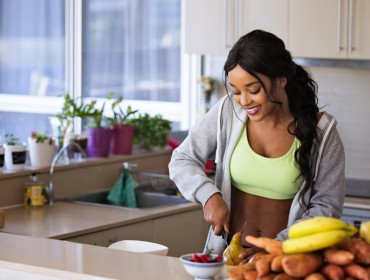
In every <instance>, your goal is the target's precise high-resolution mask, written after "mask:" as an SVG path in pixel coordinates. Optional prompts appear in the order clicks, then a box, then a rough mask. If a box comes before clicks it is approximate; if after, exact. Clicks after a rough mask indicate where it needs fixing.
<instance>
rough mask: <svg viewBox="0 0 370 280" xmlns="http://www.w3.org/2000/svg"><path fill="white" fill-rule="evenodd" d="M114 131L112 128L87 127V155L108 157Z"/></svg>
mask: <svg viewBox="0 0 370 280" xmlns="http://www.w3.org/2000/svg"><path fill="white" fill-rule="evenodd" d="M112 134H113V131H112V129H111V128H87V129H86V136H87V155H88V156H89V157H108V156H109V153H110V145H111V140H112Z"/></svg>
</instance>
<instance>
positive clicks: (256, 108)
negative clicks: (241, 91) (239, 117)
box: [245, 105, 262, 116]
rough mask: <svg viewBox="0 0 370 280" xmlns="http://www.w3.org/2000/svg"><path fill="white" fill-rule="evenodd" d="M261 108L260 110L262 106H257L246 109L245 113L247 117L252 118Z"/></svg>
mask: <svg viewBox="0 0 370 280" xmlns="http://www.w3.org/2000/svg"><path fill="white" fill-rule="evenodd" d="M261 108H262V106H261V105H258V106H255V107H252V108H246V109H245V111H247V114H248V115H250V116H254V115H256V114H257V113H258V112H259V111H260V109H261Z"/></svg>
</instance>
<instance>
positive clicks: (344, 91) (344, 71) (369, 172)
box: [205, 56, 370, 180]
mask: <svg viewBox="0 0 370 280" xmlns="http://www.w3.org/2000/svg"><path fill="white" fill-rule="evenodd" d="M225 60H226V57H221V56H220V57H218V56H216V57H207V59H206V62H205V75H207V76H211V77H213V78H215V79H217V80H218V81H219V87H218V93H217V94H216V95H215V96H214V97H213V100H212V101H213V102H215V101H216V100H217V99H218V98H219V97H221V96H222V95H224V94H225V92H224V89H223V87H222V85H221V81H222V69H223V64H224V62H225ZM307 69H308V70H309V71H310V72H311V74H312V77H313V78H314V80H316V82H317V83H318V87H319V92H318V96H319V106H324V105H326V106H325V108H323V109H322V111H327V112H328V113H330V114H332V115H334V116H335V117H336V119H337V121H338V126H337V127H338V130H339V133H340V135H341V137H342V141H343V144H344V147H345V152H346V177H348V178H358V179H367V180H370V69H355V68H338V67H307Z"/></svg>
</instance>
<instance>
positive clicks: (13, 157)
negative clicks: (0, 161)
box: [4, 144, 27, 170]
mask: <svg viewBox="0 0 370 280" xmlns="http://www.w3.org/2000/svg"><path fill="white" fill-rule="evenodd" d="M4 148H5V156H4V158H5V169H7V170H22V169H24V165H25V164H26V152H27V147H26V145H8V144H4Z"/></svg>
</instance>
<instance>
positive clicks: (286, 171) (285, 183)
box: [230, 127, 303, 199]
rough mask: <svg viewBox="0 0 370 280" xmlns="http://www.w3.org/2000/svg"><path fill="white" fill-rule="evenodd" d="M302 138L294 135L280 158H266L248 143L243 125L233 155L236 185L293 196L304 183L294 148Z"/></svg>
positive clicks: (266, 194)
mask: <svg viewBox="0 0 370 280" xmlns="http://www.w3.org/2000/svg"><path fill="white" fill-rule="evenodd" d="M299 145H300V142H299V140H298V139H297V138H294V142H293V145H292V146H291V148H290V149H289V151H288V152H287V153H286V154H285V155H283V156H281V157H279V158H266V157H263V156H260V155H259V154H257V153H255V152H254V151H253V150H252V148H251V147H250V146H249V142H248V138H247V133H246V128H245V127H244V129H243V132H242V134H241V136H240V137H239V140H238V143H237V144H236V146H235V148H234V151H233V153H232V155H231V159H230V174H231V180H232V183H233V185H234V186H235V187H236V188H238V189H239V190H241V191H243V192H246V193H249V194H253V195H257V196H262V197H266V198H271V199H291V198H293V197H294V196H295V194H296V193H297V191H298V190H299V188H300V186H301V184H302V183H303V178H302V177H299V178H298V180H296V178H297V176H298V175H299V174H300V170H299V167H298V165H297V163H296V162H295V159H294V152H295V151H296V150H297V148H298V147H299Z"/></svg>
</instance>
